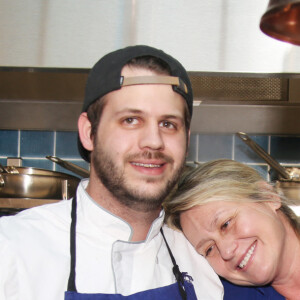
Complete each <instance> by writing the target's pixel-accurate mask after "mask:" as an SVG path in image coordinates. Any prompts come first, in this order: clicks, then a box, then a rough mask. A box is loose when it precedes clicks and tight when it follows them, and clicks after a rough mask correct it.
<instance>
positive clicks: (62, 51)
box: [0, 0, 300, 73]
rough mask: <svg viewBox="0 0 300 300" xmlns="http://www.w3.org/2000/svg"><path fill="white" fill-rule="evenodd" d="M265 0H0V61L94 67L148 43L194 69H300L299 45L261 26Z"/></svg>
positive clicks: (216, 70) (35, 64) (188, 67)
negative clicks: (113, 52)
mask: <svg viewBox="0 0 300 300" xmlns="http://www.w3.org/2000/svg"><path fill="white" fill-rule="evenodd" d="M267 4H268V0H250V1H249V0H209V1H207V0H0V66H33V67H74V68H90V67H91V66H92V65H93V64H94V63H95V62H96V61H97V60H98V59H99V58H100V57H101V56H102V55H104V54H105V53H107V52H109V51H111V50H114V49H117V48H120V47H123V46H127V45H132V44H149V45H153V46H155V47H158V48H161V49H163V50H165V51H166V52H169V53H170V54H172V55H174V56H175V57H176V58H178V59H179V60H180V61H181V62H182V63H183V64H184V65H185V66H186V68H187V69H188V70H189V71H207V72H253V73H275V72H291V73H293V72H295V73H299V72H300V48H299V47H298V46H294V45H290V44H286V43H284V42H280V41H277V40H274V39H272V38H270V37H268V36H266V35H265V34H263V33H262V32H261V31H260V30H259V21H260V17H261V15H262V14H263V13H264V12H265V10H266V8H267Z"/></svg>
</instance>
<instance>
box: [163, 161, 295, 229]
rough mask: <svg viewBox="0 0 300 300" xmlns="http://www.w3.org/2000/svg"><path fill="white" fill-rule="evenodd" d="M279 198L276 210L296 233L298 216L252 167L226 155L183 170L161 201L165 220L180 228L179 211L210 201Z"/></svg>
mask: <svg viewBox="0 0 300 300" xmlns="http://www.w3.org/2000/svg"><path fill="white" fill-rule="evenodd" d="M218 200H221V201H244V202H246V201H253V202H263V201H277V202H278V201H279V202H281V207H280V210H281V211H282V212H283V214H284V215H285V216H286V217H287V219H288V220H289V222H290V224H291V226H292V227H293V228H294V230H295V231H296V233H297V234H299V233H300V227H299V222H298V217H297V216H296V215H295V213H294V212H293V211H292V210H291V209H290V208H289V207H288V205H287V204H288V202H287V199H285V198H284V197H283V196H282V195H280V194H279V193H278V192H277V191H276V190H275V189H274V188H273V187H272V186H271V185H270V184H268V183H267V182H266V181H265V180H264V179H263V177H262V176H261V175H260V174H259V173H258V172H257V171H256V170H255V169H254V168H252V167H249V166H247V165H245V164H242V163H239V162H237V161H234V160H229V159H219V160H213V161H210V162H207V163H204V164H202V165H200V166H199V167H197V168H195V169H193V170H192V171H190V172H187V173H185V174H184V176H183V177H182V178H181V180H180V182H179V184H178V187H177V189H176V191H175V192H174V194H173V195H172V196H171V197H169V198H168V199H167V200H166V201H165V203H164V208H165V211H166V223H167V224H168V225H169V226H170V227H173V228H174V227H175V228H176V229H179V230H181V225H180V214H181V213H183V212H185V211H187V210H189V209H191V208H192V207H195V206H199V205H203V204H205V203H209V202H214V201H218Z"/></svg>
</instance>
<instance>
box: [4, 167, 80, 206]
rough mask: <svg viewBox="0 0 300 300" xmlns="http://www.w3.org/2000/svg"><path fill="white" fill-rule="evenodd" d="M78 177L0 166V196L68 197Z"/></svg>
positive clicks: (73, 189) (72, 192) (75, 185)
mask: <svg viewBox="0 0 300 300" xmlns="http://www.w3.org/2000/svg"><path fill="white" fill-rule="evenodd" d="M79 182H80V178H77V177H75V176H71V175H68V174H65V173H61V172H54V171H48V170H43V169H38V168H27V167H13V166H8V167H3V166H1V167H0V198H24V199H59V200H61V199H69V198H71V197H73V196H74V195H75V193H76V188H77V185H78V184H79Z"/></svg>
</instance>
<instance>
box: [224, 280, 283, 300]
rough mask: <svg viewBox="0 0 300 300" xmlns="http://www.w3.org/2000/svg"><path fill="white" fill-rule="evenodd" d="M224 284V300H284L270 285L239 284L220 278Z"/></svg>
mask: <svg viewBox="0 0 300 300" xmlns="http://www.w3.org/2000/svg"><path fill="white" fill-rule="evenodd" d="M221 281H222V283H223V286H224V300H235V299H238V300H241V299H242V300H259V299H264V300H266V299H269V300H284V299H285V298H284V297H283V296H281V295H280V294H279V293H277V292H276V291H275V290H274V289H273V288H272V287H271V286H270V285H268V286H264V287H255V286H253V287H252V286H251V287H249V286H239V285H235V284H232V283H230V282H228V281H226V280H224V279H222V278H221Z"/></svg>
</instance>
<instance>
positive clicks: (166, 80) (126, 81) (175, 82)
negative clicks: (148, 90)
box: [120, 76, 188, 94]
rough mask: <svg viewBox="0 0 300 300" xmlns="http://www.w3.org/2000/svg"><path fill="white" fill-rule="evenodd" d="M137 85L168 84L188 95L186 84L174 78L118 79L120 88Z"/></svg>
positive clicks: (122, 77) (138, 77)
mask: <svg viewBox="0 0 300 300" xmlns="http://www.w3.org/2000/svg"><path fill="white" fill-rule="evenodd" d="M138 84H168V85H173V86H176V87H177V88H178V89H180V90H181V91H182V92H184V93H185V94H187V93H188V89H187V86H186V84H185V83H184V82H183V81H182V80H181V79H180V78H179V77H175V76H136V77H124V76H121V78H120V85H121V86H128V85H138Z"/></svg>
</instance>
